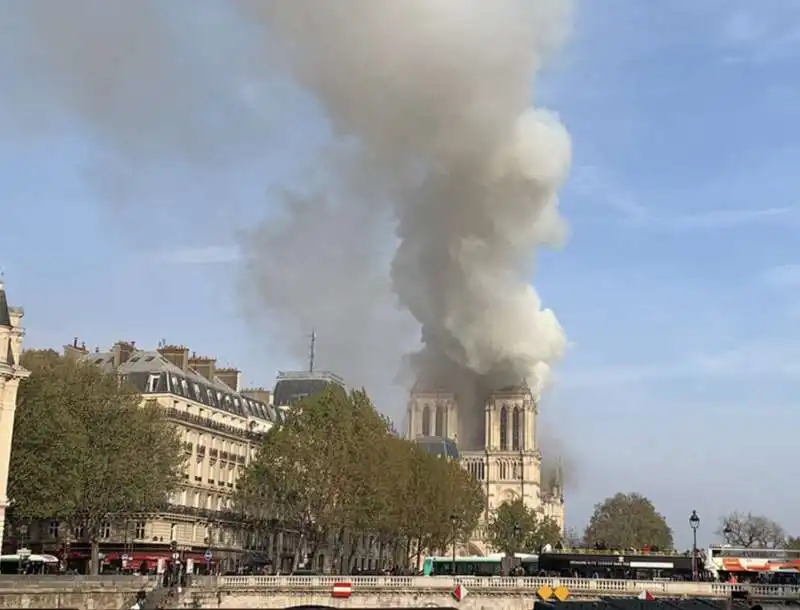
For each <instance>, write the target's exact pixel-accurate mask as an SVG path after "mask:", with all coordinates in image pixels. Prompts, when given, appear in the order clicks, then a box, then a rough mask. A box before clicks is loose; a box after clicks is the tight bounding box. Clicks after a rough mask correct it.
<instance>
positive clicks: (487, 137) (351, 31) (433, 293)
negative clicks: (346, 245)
mask: <svg viewBox="0 0 800 610" xmlns="http://www.w3.org/2000/svg"><path fill="white" fill-rule="evenodd" d="M247 4H248V6H249V7H250V8H251V10H252V14H253V15H254V16H255V18H256V19H257V20H259V21H261V22H263V23H265V24H266V25H267V26H268V28H269V29H270V31H271V32H272V33H273V34H276V35H278V36H279V37H280V38H281V41H279V44H278V45H277V48H278V49H279V51H278V55H279V56H282V57H285V58H287V59H288V62H289V68H290V69H291V70H292V71H293V74H294V75H295V77H296V78H297V80H298V81H299V82H300V83H301V84H302V85H303V86H304V87H305V88H307V89H308V90H310V91H313V92H314V94H315V95H316V96H317V98H318V99H319V100H320V101H321V103H322V105H323V107H324V109H325V110H326V112H327V115H328V117H329V118H330V120H331V123H332V125H333V129H334V131H335V132H336V133H337V134H339V135H340V136H341V137H350V138H352V139H353V147H352V148H350V149H348V151H347V155H348V157H347V162H348V165H349V168H350V171H349V172H347V173H346V180H347V181H355V183H356V184H359V185H363V184H364V183H366V184H367V185H368V186H369V187H371V191H372V192H373V193H374V197H375V198H373V199H367V200H366V201H363V204H364V205H366V206H371V205H378V204H379V203H380V202H381V200H382V199H383V200H385V201H386V202H387V203H388V205H390V206H391V208H392V211H393V215H394V218H395V219H396V221H397V236H398V238H399V240H400V244H399V247H398V249H397V252H396V254H395V256H394V259H393V262H392V267H391V277H392V285H393V288H394V290H395V292H396V294H397V296H398V297H399V301H400V304H401V305H402V306H403V307H405V308H407V309H408V310H409V311H410V312H411V314H412V315H413V316H414V318H415V319H416V320H417V321H418V322H419V324H420V325H421V327H422V339H423V348H422V350H421V351H420V352H419V353H418V354H416V355H415V356H414V357H413V358H412V367H413V369H414V372H415V374H416V378H417V380H418V381H419V382H420V383H422V384H427V385H436V386H439V387H444V388H448V389H459V390H461V392H462V396H463V394H464V393H469V394H471V395H473V396H474V397H477V396H479V395H480V393H482V392H485V391H487V390H491V389H495V388H496V387H498V386H503V385H508V384H511V383H513V384H518V383H519V382H520V380H521V379H527V380H528V381H529V383H531V384H533V385H534V386H535V387H536V389H538V388H540V387H541V384H542V383H544V381H545V379H546V374H547V371H548V368H549V363H550V362H552V361H553V360H555V359H556V358H558V357H559V356H560V355H561V354H562V351H563V349H564V345H565V337H564V333H563V332H562V329H561V327H560V326H559V324H558V322H557V320H556V318H555V316H554V315H553V313H552V312H551V311H549V310H542V308H541V303H540V300H539V298H538V296H537V294H536V292H535V291H534V289H533V288H532V287H531V286H530V284H529V278H530V276H531V272H532V266H531V265H532V255H533V252H534V250H535V249H536V248H537V247H538V246H541V245H546V244H549V245H555V244H558V243H559V242H560V241H561V239H562V238H563V236H564V232H565V231H564V225H563V223H562V221H561V218H560V217H559V214H558V209H557V199H556V190H557V189H558V187H559V186H560V185H561V183H562V181H563V180H564V178H565V177H566V174H567V171H568V168H569V164H570V142H569V138H568V136H567V133H566V132H565V130H564V129H563V127H562V126H561V124H560V123H559V122H558V120H557V119H556V118H555V117H554V116H553V115H552V114H549V113H547V112H544V111H541V110H535V109H532V108H531V107H530V104H531V79H532V77H533V75H535V73H536V72H537V70H538V69H539V67H540V65H541V61H542V58H543V56H544V54H545V53H546V52H547V51H549V50H550V49H551V48H552V47H553V46H554V45H555V44H557V43H558V42H559V41H560V40H561V38H562V36H563V34H564V33H565V31H566V27H565V26H566V25H567V24H568V23H569V21H568V17H569V3H567V2H564V1H563V0H545V1H538V2H530V1H529V0H500V1H494V2H486V1H485V0H438V1H431V0H406V1H404V2H392V3H387V2H374V1H370V0H361V1H347V2H319V1H314V0H294V1H293V2H253V3H247ZM280 42H282V43H283V44H280ZM339 186H344V187H345V192H346V193H356V192H358V191H357V190H356V189H354V188H352V187H351V185H349V184H348V183H347V182H346V181H345V180H342V181H340V182H339ZM472 419H474V421H471V420H472ZM468 423H469V424H471V425H469V426H468V428H467V429H465V430H462V440H463V441H465V442H466V443H467V444H474V443H477V442H479V441H480V438H479V437H480V435H481V430H482V427H483V415H482V407H481V406H478V408H477V410H476V414H475V417H474V418H470V422H468ZM465 436H466V438H465Z"/></svg>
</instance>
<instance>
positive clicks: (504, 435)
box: [500, 407, 508, 451]
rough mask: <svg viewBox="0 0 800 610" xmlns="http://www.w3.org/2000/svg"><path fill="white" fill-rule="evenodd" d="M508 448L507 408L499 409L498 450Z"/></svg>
mask: <svg viewBox="0 0 800 610" xmlns="http://www.w3.org/2000/svg"><path fill="white" fill-rule="evenodd" d="M506 449H508V409H507V408H505V407H503V408H501V409H500V450H501V451H505V450H506Z"/></svg>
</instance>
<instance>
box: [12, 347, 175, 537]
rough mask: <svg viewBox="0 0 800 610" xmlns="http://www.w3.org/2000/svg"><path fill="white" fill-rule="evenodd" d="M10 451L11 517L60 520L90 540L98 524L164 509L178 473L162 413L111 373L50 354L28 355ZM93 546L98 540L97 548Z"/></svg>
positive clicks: (169, 430) (171, 436)
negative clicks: (81, 532)
mask: <svg viewBox="0 0 800 610" xmlns="http://www.w3.org/2000/svg"><path fill="white" fill-rule="evenodd" d="M22 365H23V366H24V367H25V368H27V369H29V370H30V371H31V376H30V377H29V378H28V379H26V380H24V381H23V382H22V383H21V384H20V389H19V394H18V403H17V412H16V418H15V422H14V440H13V444H12V449H11V469H10V477H9V497H11V498H13V500H14V509H13V510H14V518H15V520H20V521H28V520H35V519H50V518H58V519H61V520H66V521H69V522H71V523H72V524H73V525H75V526H79V527H82V528H85V530H86V531H87V532H88V533H89V536H90V538H92V540H93V542H95V543H96V539H97V535H98V531H99V528H100V526H101V524H102V523H103V522H113V521H115V520H118V519H122V518H124V516H125V515H129V514H136V513H147V512H151V511H154V510H156V509H157V508H158V507H160V506H162V505H163V504H164V503H165V502H166V501H167V498H168V495H169V494H170V493H171V492H172V491H174V490H175V489H176V488H177V487H178V484H179V481H180V478H181V469H182V465H183V462H184V456H183V451H182V448H181V443H180V439H179V438H178V435H177V432H176V431H175V429H174V427H173V426H171V425H170V424H169V423H168V422H167V421H166V419H165V416H164V413H163V411H162V410H161V409H160V408H159V407H157V406H156V405H153V404H145V405H144V406H142V405H141V396H140V395H139V394H137V393H136V392H135V391H134V390H133V389H131V388H130V387H128V386H127V385H125V384H121V383H120V382H119V379H118V378H117V377H116V376H115V375H107V374H104V373H103V372H102V371H101V370H100V369H99V368H97V367H95V366H93V365H90V364H80V363H76V362H73V361H70V360H67V359H64V358H62V357H60V356H59V355H58V354H56V353H55V352H53V351H52V350H45V351H28V352H25V353H24V354H23V358H22ZM95 547H96V545H95Z"/></svg>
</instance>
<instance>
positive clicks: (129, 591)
mask: <svg viewBox="0 0 800 610" xmlns="http://www.w3.org/2000/svg"><path fill="white" fill-rule="evenodd" d="M152 585H153V581H152V580H149V579H147V578H146V577H144V578H140V577H130V578H114V577H97V578H86V577H80V576H74V577H73V576H65V577H61V576H43V577H36V576H22V577H16V576H1V577H0V610H6V609H11V608H15V609H16V608H38V609H53V610H56V609H59V610H67V609H74V610H112V609H113V610H121V609H123V608H130V606H131V605H132V604H133V602H134V600H135V598H136V593H137V592H138V591H140V590H142V589H144V590H146V591H148V590H150V589H152Z"/></svg>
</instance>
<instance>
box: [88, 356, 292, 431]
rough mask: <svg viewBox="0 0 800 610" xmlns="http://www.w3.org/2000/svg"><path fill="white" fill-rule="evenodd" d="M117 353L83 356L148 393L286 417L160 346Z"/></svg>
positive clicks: (266, 416) (248, 413)
mask: <svg viewBox="0 0 800 610" xmlns="http://www.w3.org/2000/svg"><path fill="white" fill-rule="evenodd" d="M116 356H117V354H115V352H114V351H108V352H93V353H89V354H86V355H85V356H84V357H83V358H82V360H84V361H85V362H88V363H91V364H94V365H95V366H98V367H100V368H101V369H102V370H103V371H105V372H108V373H110V372H112V371H114V370H116V372H117V373H118V374H119V375H122V376H124V377H125V378H126V380H127V381H128V383H130V384H131V385H132V386H133V387H135V388H136V389H137V390H138V391H140V392H142V393H143V394H144V395H147V394H163V393H168V394H174V395H176V396H180V397H182V398H186V399H189V400H193V401H195V402H199V403H201V404H206V405H208V406H210V407H213V408H215V409H220V410H222V411H227V412H229V413H232V414H234V415H239V416H243V417H253V418H256V419H261V420H264V421H269V422H273V423H280V422H282V421H283V420H284V415H283V413H282V412H281V411H280V410H279V409H276V408H275V407H273V406H272V405H269V404H266V403H264V402H261V401H259V400H255V399H253V398H251V397H250V396H247V395H245V394H243V393H241V392H236V391H234V390H233V389H231V388H230V387H229V386H228V385H226V384H225V383H223V382H222V380H220V379H219V378H217V377H214V379H213V380H209V379H206V378H205V377H203V376H202V375H200V373H198V372H197V371H195V370H194V369H192V368H191V367H190V368H188V369H186V370H182V369H181V368H179V367H177V366H175V365H174V364H172V363H171V362H170V361H169V360H167V359H166V358H165V357H164V356H163V355H162V354H161V353H160V352H158V351H156V350H153V351H145V350H135V351H134V352H133V353H132V354H131V355H130V357H129V358H128V359H127V360H126V361H125V362H123V363H121V364H119V365H115V363H116V362H117V360H116Z"/></svg>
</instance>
